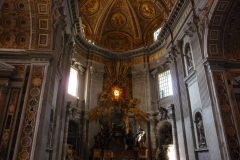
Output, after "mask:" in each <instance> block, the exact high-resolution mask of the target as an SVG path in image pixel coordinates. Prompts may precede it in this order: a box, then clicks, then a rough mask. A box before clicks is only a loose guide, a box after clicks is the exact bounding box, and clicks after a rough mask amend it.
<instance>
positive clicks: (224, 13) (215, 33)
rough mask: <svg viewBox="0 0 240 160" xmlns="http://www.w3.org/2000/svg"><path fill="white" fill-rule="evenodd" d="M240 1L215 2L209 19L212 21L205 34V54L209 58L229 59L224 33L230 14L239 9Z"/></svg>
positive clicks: (220, 0) (221, 0)
mask: <svg viewBox="0 0 240 160" xmlns="http://www.w3.org/2000/svg"><path fill="white" fill-rule="evenodd" d="M238 3H239V2H238V1H237V0H233V1H224V0H218V1H214V2H213V4H212V6H211V8H210V10H209V15H208V18H209V20H210V24H209V27H208V28H207V29H206V32H205V38H204V39H205V40H204V42H205V44H204V46H205V47H204V48H207V50H205V52H206V53H205V54H206V56H207V57H209V58H227V57H229V56H227V57H226V55H225V53H224V38H225V37H224V32H225V29H226V25H227V24H228V23H226V22H228V20H229V15H230V14H229V13H231V12H232V11H233V10H234V8H235V7H238Z"/></svg>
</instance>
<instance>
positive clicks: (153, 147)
mask: <svg viewBox="0 0 240 160" xmlns="http://www.w3.org/2000/svg"><path fill="white" fill-rule="evenodd" d="M148 116H149V124H150V137H151V139H150V140H151V143H150V144H151V148H150V149H151V152H150V153H151V155H149V158H150V159H154V157H155V152H156V148H157V147H156V146H157V141H156V129H155V128H156V127H155V116H154V114H153V113H148Z"/></svg>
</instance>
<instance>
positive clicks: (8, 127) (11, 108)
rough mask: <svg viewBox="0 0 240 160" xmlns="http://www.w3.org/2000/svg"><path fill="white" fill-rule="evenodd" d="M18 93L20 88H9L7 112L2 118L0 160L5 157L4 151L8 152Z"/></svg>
mask: <svg viewBox="0 0 240 160" xmlns="http://www.w3.org/2000/svg"><path fill="white" fill-rule="evenodd" d="M19 94H20V88H13V89H12V90H11V93H10V98H9V103H8V107H7V113H6V116H5V120H4V127H3V132H2V133H1V135H2V137H1V141H0V160H4V159H6V153H7V152H8V146H9V141H10V137H11V135H12V129H13V123H14V121H13V120H14V119H15V114H16V111H17V105H18V97H19ZM0 107H1V106H0ZM0 114H1V113H0Z"/></svg>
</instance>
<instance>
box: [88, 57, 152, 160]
mask: <svg viewBox="0 0 240 160" xmlns="http://www.w3.org/2000/svg"><path fill="white" fill-rule="evenodd" d="M116 63H117V65H116V64H109V66H106V68H105V69H106V73H107V75H106V77H105V79H104V88H103V91H102V92H101V93H100V94H99V100H98V105H97V107H95V108H93V109H92V110H90V111H89V112H88V118H89V121H90V122H91V121H93V120H95V121H98V122H99V125H100V130H99V131H98V133H96V134H95V136H94V137H93V138H94V144H93V147H92V148H91V159H99V160H103V159H104V160H112V159H119V160H121V159H124V160H126V159H129V160H132V159H136V160H139V159H142V160H146V159H148V149H147V148H146V140H147V136H146V134H147V133H146V131H145V130H146V127H145V128H144V127H143V126H141V125H139V126H137V125H136V126H135V128H133V127H134V126H133V125H132V124H130V123H129V122H130V121H132V123H134V124H137V123H138V122H139V124H142V123H147V121H148V120H149V119H148V115H147V114H146V113H145V112H144V111H142V110H141V109H140V108H139V107H138V106H137V105H138V104H139V103H140V100H139V99H137V98H134V97H132V91H131V87H132V86H131V85H130V84H131V83H130V82H131V79H130V77H129V73H130V68H129V66H127V65H125V64H123V63H121V62H119V61H118V62H116ZM113 68H115V69H113ZM105 84H106V85H105Z"/></svg>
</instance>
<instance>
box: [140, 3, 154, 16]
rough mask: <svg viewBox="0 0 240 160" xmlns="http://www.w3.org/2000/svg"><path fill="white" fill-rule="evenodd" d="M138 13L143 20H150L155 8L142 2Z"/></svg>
mask: <svg viewBox="0 0 240 160" xmlns="http://www.w3.org/2000/svg"><path fill="white" fill-rule="evenodd" d="M140 12H141V14H142V15H143V17H145V18H152V17H153V16H155V8H154V6H153V5H152V4H151V3H148V2H144V3H142V4H141V5H140Z"/></svg>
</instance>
